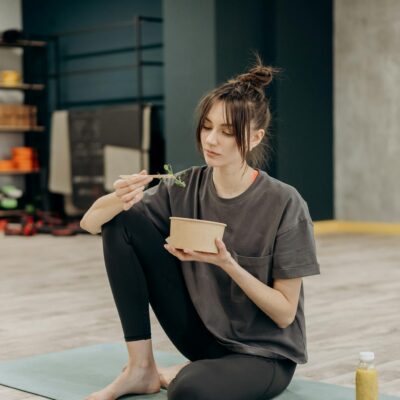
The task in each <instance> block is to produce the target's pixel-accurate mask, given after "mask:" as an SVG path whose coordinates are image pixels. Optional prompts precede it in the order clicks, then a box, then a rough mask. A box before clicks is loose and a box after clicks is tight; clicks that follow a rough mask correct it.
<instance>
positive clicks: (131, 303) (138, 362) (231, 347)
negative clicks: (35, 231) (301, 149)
mask: <svg viewBox="0 0 400 400" xmlns="http://www.w3.org/2000/svg"><path fill="white" fill-rule="evenodd" d="M276 72H277V70H276V69H274V68H272V67H269V66H263V65H262V62H261V60H260V58H259V57H258V56H257V62H256V64H255V66H254V67H253V68H251V69H250V70H249V71H248V72H247V73H244V74H241V75H238V76H237V77H236V78H234V79H231V80H228V81H227V82H226V83H224V84H223V85H221V86H220V87H218V88H216V89H214V90H212V91H211V92H210V93H209V94H207V95H206V96H205V97H203V99H202V100H201V102H200V104H199V106H198V126H197V131H196V139H197V144H198V147H199V149H200V151H201V153H202V154H203V155H204V158H205V162H206V165H203V166H194V167H191V168H188V169H186V170H184V171H181V172H180V173H178V174H176V176H178V177H180V178H181V179H182V181H184V182H185V184H186V187H185V188H182V187H179V186H177V185H175V184H174V181H173V180H172V179H168V180H162V181H160V183H159V184H158V185H157V186H154V187H151V188H149V189H147V190H145V191H144V189H145V186H146V185H147V184H148V183H149V182H150V181H151V180H152V179H153V178H152V177H149V176H148V175H147V174H146V171H141V172H140V173H139V174H134V175H132V177H131V178H129V179H121V180H117V181H116V182H115V183H114V187H115V192H113V193H110V194H108V195H106V196H103V197H101V198H99V199H98V200H96V201H95V202H94V204H93V205H92V206H91V207H90V209H89V210H88V211H87V212H86V214H85V215H84V217H83V219H82V221H81V226H82V228H83V229H85V230H87V231H89V232H91V233H93V234H96V233H99V232H101V234H102V241H103V249H104V259H105V265H106V270H107V275H108V279H109V283H110V287H111V290H112V293H113V297H114V300H115V303H116V306H117V310H118V313H119V317H120V320H121V324H122V329H123V333H124V339H125V342H126V345H127V348H128V354H129V361H128V364H127V366H126V367H125V368H124V369H123V371H122V373H121V374H120V376H118V377H117V378H116V379H115V380H114V381H113V382H112V383H110V384H109V385H108V386H107V387H106V388H104V389H103V390H101V391H98V392H95V393H93V394H91V395H90V396H88V397H86V399H87V400H111V399H116V398H118V397H119V396H122V395H124V394H127V393H136V394H139V393H155V392H158V391H160V388H161V387H163V388H167V394H168V399H170V400H194V399H204V400H212V399H215V400H225V399H227V400H228V399H229V400H256V399H257V400H260V399H270V398H272V397H274V396H276V395H278V394H279V393H281V392H282V391H283V390H284V389H285V388H286V387H287V386H288V385H289V383H290V381H291V380H292V377H293V374H294V372H295V369H296V366H297V364H304V363H306V362H307V348H306V330H305V320H304V293H303V284H302V277H304V276H309V275H315V274H319V264H318V262H317V258H316V251H315V242H314V235H313V223H312V220H311V217H310V214H309V210H308V206H307V203H306V202H305V201H304V199H303V198H302V197H301V195H300V194H299V192H298V191H297V190H296V189H295V188H294V187H293V186H290V185H288V184H286V183H284V182H281V181H279V180H277V179H275V178H273V177H271V176H269V175H268V174H267V173H266V172H265V171H263V170H261V169H258V168H257V167H260V166H261V165H263V160H266V158H265V156H268V152H267V151H268V149H269V146H268V135H267V134H266V132H267V128H268V126H269V124H270V111H269V105H268V99H267V98H266V97H265V93H264V87H266V86H267V85H268V84H269V83H270V82H271V80H272V78H273V75H275V73H276ZM266 150H267V151H266ZM263 156H264V157H263ZM170 216H175V217H185V218H197V219H203V220H210V221H216V222H223V223H225V224H227V227H226V229H225V233H224V237H223V241H220V240H216V245H217V248H218V254H212V253H204V252H195V251H191V250H190V249H187V250H186V249H185V250H186V251H185V250H178V249H175V248H173V247H172V246H170V245H167V244H165V239H166V238H167V237H168V236H169V217H170ZM149 303H150V304H151V306H152V309H153V310H154V313H155V315H156V316H157V319H158V321H159V323H160V324H161V326H162V328H163V329H164V331H165V332H166V334H167V335H168V337H169V338H170V340H171V342H172V343H173V344H174V345H175V346H176V348H177V349H178V350H179V352H181V353H182V355H183V356H185V357H186V358H187V359H188V360H190V361H189V362H186V363H184V364H182V365H177V366H174V367H172V368H157V365H156V363H155V360H154V357H153V349H152V342H151V330H150V316H149Z"/></svg>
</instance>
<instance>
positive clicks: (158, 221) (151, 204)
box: [133, 180, 171, 237]
mask: <svg viewBox="0 0 400 400" xmlns="http://www.w3.org/2000/svg"><path fill="white" fill-rule="evenodd" d="M133 207H135V208H136V209H137V210H139V211H140V212H142V213H143V214H144V215H145V216H146V217H148V218H149V219H150V221H151V222H152V223H153V224H154V225H155V227H156V228H157V229H158V230H159V231H160V232H161V234H162V235H163V236H164V237H167V236H168V235H169V217H170V216H171V204H170V195H169V182H166V181H164V180H161V181H160V182H159V184H158V185H156V186H152V187H151V188H149V189H147V190H145V191H144V192H143V198H142V200H141V201H140V202H139V203H136V204H135V205H134V206H133Z"/></svg>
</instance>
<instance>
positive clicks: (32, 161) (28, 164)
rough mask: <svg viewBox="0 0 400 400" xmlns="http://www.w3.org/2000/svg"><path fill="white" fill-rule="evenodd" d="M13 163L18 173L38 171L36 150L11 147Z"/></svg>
mask: <svg viewBox="0 0 400 400" xmlns="http://www.w3.org/2000/svg"><path fill="white" fill-rule="evenodd" d="M12 155H13V161H14V163H15V168H16V169H17V170H18V171H34V170H37V169H39V162H38V159H37V150H36V149H35V148H33V147H13V148H12Z"/></svg>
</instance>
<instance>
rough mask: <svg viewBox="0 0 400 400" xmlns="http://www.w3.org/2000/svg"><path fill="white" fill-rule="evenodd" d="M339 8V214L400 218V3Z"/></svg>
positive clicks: (343, 2) (358, 2) (364, 2)
mask: <svg viewBox="0 0 400 400" xmlns="http://www.w3.org/2000/svg"><path fill="white" fill-rule="evenodd" d="M334 13H335V33H334V42H335V44H334V60H335V61H334V63H335V65H334V71H335V77H334V82H335V83H334V96H335V101H334V105H335V110H334V114H335V117H334V124H335V128H334V132H335V135H334V138H335V147H334V153H335V158H334V160H335V217H336V219H343V220H364V221H384V222H400V92H399V87H400V52H399V49H400V24H399V21H400V1H398V0H351V1H348V0H336V1H335V10H334Z"/></svg>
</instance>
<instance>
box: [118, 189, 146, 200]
mask: <svg viewBox="0 0 400 400" xmlns="http://www.w3.org/2000/svg"><path fill="white" fill-rule="evenodd" d="M144 188H145V187H144V186H139V187H138V188H136V189H134V190H131V191H129V193H127V194H125V195H123V196H122V197H121V200H122V201H125V202H128V201H131V200H132V199H133V198H134V197H135V196H136V195H137V194H139V193H140V192H143V190H144Z"/></svg>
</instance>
